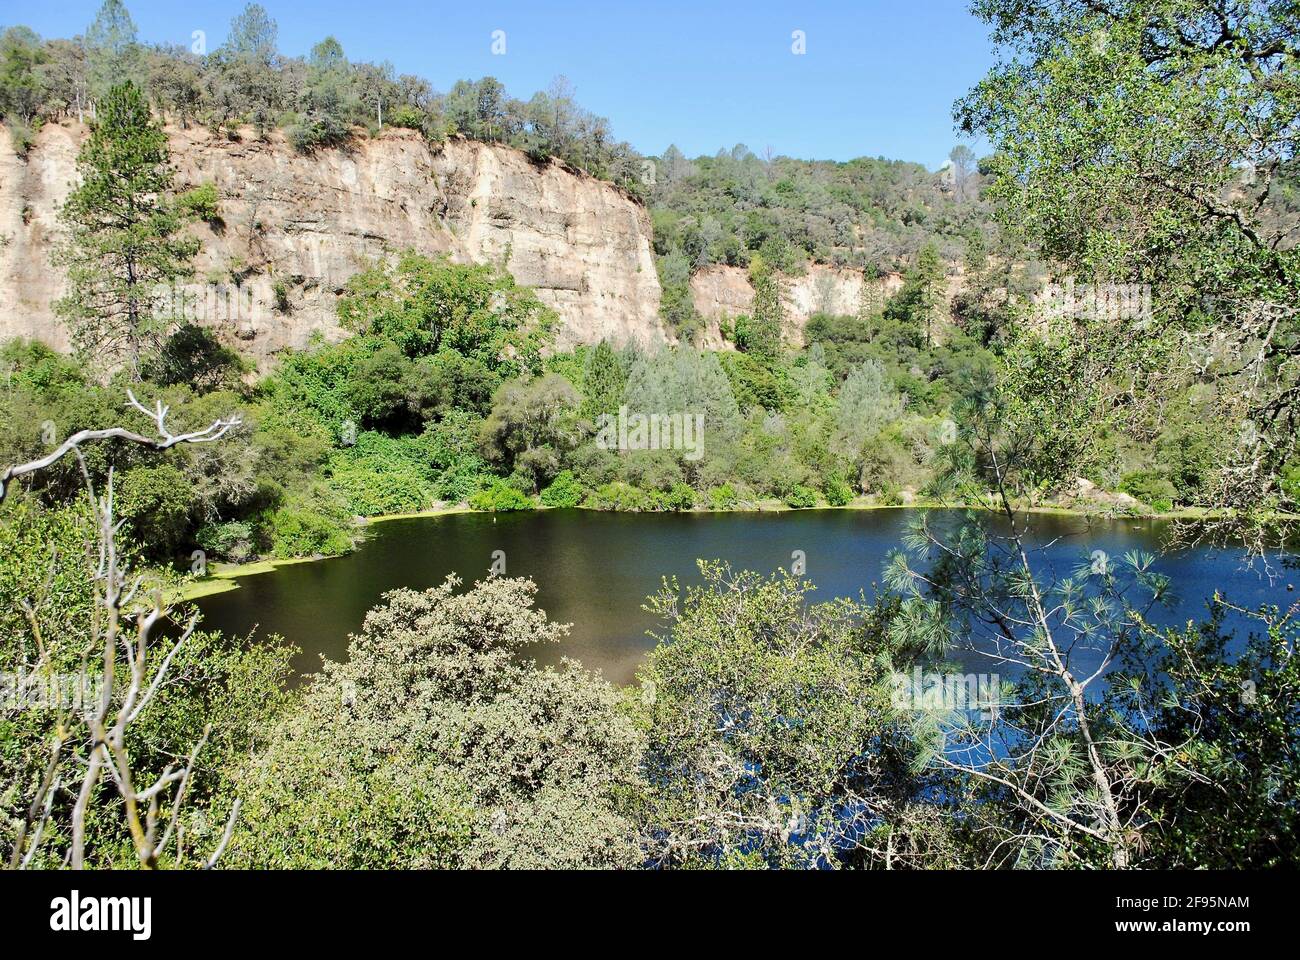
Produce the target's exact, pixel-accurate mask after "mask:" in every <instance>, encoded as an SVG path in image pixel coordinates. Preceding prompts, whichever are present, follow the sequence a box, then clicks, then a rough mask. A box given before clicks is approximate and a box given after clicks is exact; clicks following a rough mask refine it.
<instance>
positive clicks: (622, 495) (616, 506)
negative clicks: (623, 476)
mask: <svg viewBox="0 0 1300 960" xmlns="http://www.w3.org/2000/svg"><path fill="white" fill-rule="evenodd" d="M583 506H585V507H586V508H587V509H589V510H615V511H622V512H632V513H636V512H639V511H642V510H650V509H653V507H654V503H653V502H652V501H651V499H650V496H649V495H648V494H647V493H646V492H645V491H644V490H638V489H637V488H636V487H633V486H630V485H629V484H626V483H620V482H617V481H616V482H614V483H607V484H605V485H604V486H600V487H597V488H596V489H595V490H593V491H591V493H590V494H588V496H587V499H586V501H585V502H584V503H583Z"/></svg>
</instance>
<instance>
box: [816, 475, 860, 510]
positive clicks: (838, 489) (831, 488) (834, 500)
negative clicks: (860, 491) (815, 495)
mask: <svg viewBox="0 0 1300 960" xmlns="http://www.w3.org/2000/svg"><path fill="white" fill-rule="evenodd" d="M822 494H823V496H825V497H826V502H827V503H829V504H830V505H831V506H832V507H844V506H848V504H850V503H852V502H853V488H852V487H850V486H849V485H848V484H847V483H845V482H844V481H843V480H842V479H841V478H839V477H832V478H831V479H830V480H828V481H827V482H826V488H825V490H823V491H822Z"/></svg>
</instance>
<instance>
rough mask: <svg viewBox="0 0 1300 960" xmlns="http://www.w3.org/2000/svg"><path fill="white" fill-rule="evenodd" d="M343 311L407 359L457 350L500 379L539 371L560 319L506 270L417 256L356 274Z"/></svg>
mask: <svg viewBox="0 0 1300 960" xmlns="http://www.w3.org/2000/svg"><path fill="white" fill-rule="evenodd" d="M338 313H339V320H340V322H341V323H342V324H343V326H344V327H346V328H347V329H349V330H351V331H353V332H355V333H360V334H364V335H366V336H375V337H382V338H384V339H387V340H391V341H393V342H394V343H396V344H397V345H398V346H399V347H401V348H402V351H403V352H404V353H405V354H406V355H407V356H409V357H412V358H416V357H425V356H432V355H434V354H437V353H438V352H439V351H442V350H454V351H456V352H457V353H460V354H461V355H462V356H464V357H466V358H469V359H473V360H476V361H478V362H479V363H481V364H482V365H483V366H484V367H486V368H487V369H488V370H490V371H492V373H493V374H494V375H496V376H498V377H500V378H502V379H504V378H506V377H512V376H517V375H518V374H520V373H522V372H531V373H536V372H538V371H539V370H540V369H541V365H542V362H541V354H542V350H543V349H544V348H545V347H546V346H547V345H548V344H549V343H550V336H551V330H552V328H553V327H554V324H555V314H554V313H553V312H552V311H551V310H549V309H548V308H547V307H545V306H544V305H543V304H542V302H541V301H540V300H538V299H537V296H536V294H534V293H533V291H532V290H530V289H529V288H527V287H518V286H516V285H515V282H514V279H513V278H511V276H510V275H509V274H508V273H505V272H503V271H500V270H497V269H495V268H494V267H492V266H489V265H477V266H470V265H465V264H455V263H451V262H450V261H448V260H447V259H445V258H437V259H430V258H429V257H425V256H421V255H419V254H416V253H406V254H403V255H402V256H401V257H399V258H398V261H397V263H396V264H395V265H390V264H387V263H385V264H381V265H379V266H376V267H373V268H371V269H369V270H363V271H361V272H360V273H358V274H356V275H355V276H353V277H352V279H350V280H349V281H348V284H347V293H346V294H345V295H344V297H343V298H342V300H340V302H339V308H338Z"/></svg>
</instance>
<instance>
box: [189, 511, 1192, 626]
mask: <svg viewBox="0 0 1300 960" xmlns="http://www.w3.org/2000/svg"><path fill="white" fill-rule="evenodd" d="M560 509H573V510H582V511H585V512H590V513H628V512H642V511H621V510H593V509H591V508H589V507H571V508H564V507H547V506H541V505H539V506H537V507H534V509H533V510H531V511H530V510H513V511H492V510H475V509H474V508H473V507H470V506H468V505H465V504H461V505H457V506H454V507H438V508H434V509H431V510H417V511H413V512H409V513H387V514H380V515H379V516H375V517H366V518H364V520H365V522H364V523H359V524H357V526H358V527H359V528H361V529H364V528H365V527H369V526H371V525H373V524H377V523H388V522H389V521H392V520H422V519H430V518H433V517H445V516H451V515H454V514H466V513H480V514H485V515H486V514H488V513H498V512H504V513H533V512H541V511H545V510H560ZM829 510H853V511H864V512H865V511H870V510H984V511H988V512H999V511H998V509H997V508H995V507H990V506H986V505H982V504H962V503H957V504H954V503H943V502H941V501H937V500H916V501H913V502H912V503H873V502H871V501H870V500H868V499H867V498H865V497H860V498H858V499H857V500H855V501H853V502H852V503H847V504H845V505H844V506H840V507H832V506H829V505H825V506H817V507H790V506H786V505H785V504H784V503H782V502H781V501H779V500H764V501H758V502H757V503H756V505H754V506H748V507H745V508H737V509H731V510H714V509H712V508H711V507H696V508H694V509H691V510H680V511H673V512H675V513H709V514H713V513H718V514H723V513H746V514H749V513H815V512H819V511H829ZM650 512H654V511H650ZM1016 512H1017V513H1028V514H1042V515H1049V516H1052V515H1054V516H1074V517H1080V518H1082V519H1087V518H1098V519H1104V520H1165V521H1172V520H1204V519H1207V518H1210V517H1213V516H1214V515H1215V511H1214V510H1212V509H1209V508H1184V509H1182V510H1174V511H1171V512H1169V513H1151V514H1116V513H1107V512H1106V511H1104V510H1081V509H1079V508H1078V507H1069V506H1062V505H1059V504H1043V505H1039V506H1033V507H1017V508H1016ZM346 555H347V554H341V553H335V554H316V555H314V556H310V557H290V558H288V559H285V560H276V559H270V558H267V559H259V560H250V561H248V562H247V563H216V562H214V563H212V564H211V565H210V570H211V572H210V573H209V574H208V575H207V576H205V577H203V578H201V579H198V580H187V581H184V582H183V583H182V585H181V588H180V589H179V590H178V591H177V594H176V597H175V602H178V603H186V602H189V601H193V600H199V599H202V598H204V597H211V596H216V595H218V594H222V593H228V592H230V591H231V590H238V589H239V586H240V584H239V583H238V581H239V580H240V579H241V578H243V577H253V576H258V575H260V574H264V573H274V572H275V571H276V570H278V569H279V568H280V567H287V566H292V565H295V564H300V563H315V562H317V561H320V560H329V559H332V558H335V557H341V556H346Z"/></svg>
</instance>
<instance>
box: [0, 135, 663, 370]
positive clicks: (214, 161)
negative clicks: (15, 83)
mask: <svg viewBox="0 0 1300 960" xmlns="http://www.w3.org/2000/svg"><path fill="white" fill-rule="evenodd" d="M3 134H4V131H0V142H2V144H3V145H2V146H0V337H10V336H30V337H37V338H39V339H41V340H44V341H46V342H48V343H50V344H51V345H53V346H56V347H61V348H65V347H66V346H67V344H68V340H67V332H66V331H65V330H64V329H63V328H62V325H61V324H60V323H59V322H58V320H57V319H56V318H55V316H54V313H53V309H52V304H53V302H54V301H55V300H56V299H57V298H58V297H59V296H60V295H61V294H62V292H63V286H64V283H63V278H62V276H61V271H59V270H57V269H56V268H54V267H52V266H51V265H50V252H51V249H52V247H53V244H54V243H55V242H56V241H57V239H58V236H59V233H60V230H59V225H58V219H57V210H58V207H59V205H60V204H61V203H62V202H63V201H64V199H65V198H66V197H67V194H68V192H69V190H70V189H71V187H72V184H73V181H74V179H75V176H76V168H75V160H76V153H77V149H78V147H79V144H80V141H81V138H82V137H83V136H84V130H83V129H82V128H80V127H78V126H76V125H58V124H50V125H47V126H46V127H45V128H44V129H43V130H42V131H41V133H40V136H39V138H38V140H37V143H36V146H35V148H34V149H33V150H32V152H31V154H30V156H29V158H28V159H27V160H26V161H24V160H21V159H19V158H18V157H17V156H15V155H14V153H13V149H12V147H11V146H10V143H9V137H8V136H7V135H3ZM170 136H171V146H172V159H173V162H174V164H175V166H176V168H177V173H178V176H177V185H178V187H181V188H185V187H189V186H196V185H198V184H200V183H204V182H213V183H215V184H216V186H217V189H218V192H219V194H220V205H221V222H220V223H219V224H218V225H216V226H215V227H208V226H200V227H196V228H195V229H197V230H198V232H199V234H200V239H201V240H202V243H203V247H202V253H201V254H200V256H199V258H198V259H197V260H196V275H195V277H194V282H195V284H197V285H200V286H204V287H205V288H206V289H207V290H208V291H209V293H210V292H211V291H212V290H213V289H214V288H217V287H218V285H221V287H222V288H224V291H225V292H233V291H235V290H238V291H239V294H238V295H237V296H231V297H228V298H226V299H223V300H222V303H221V306H220V307H219V308H218V309H216V310H212V309H208V310H206V311H205V314H206V316H205V319H206V320H207V321H208V322H211V323H213V325H215V326H217V327H219V328H220V329H222V331H223V333H224V334H226V335H227V336H228V337H229V338H231V339H235V340H238V341H240V343H239V346H240V348H241V349H242V350H244V351H245V352H247V353H249V354H251V355H252V356H254V357H255V358H257V359H258V360H259V361H265V360H266V359H267V358H269V357H270V356H271V355H273V354H274V353H276V352H277V351H279V350H282V349H284V348H286V347H299V346H302V345H303V344H305V343H307V341H308V340H309V339H310V338H311V336H312V335H313V334H315V333H317V332H319V333H320V334H322V335H323V336H325V337H326V338H327V339H336V338H338V337H341V336H342V335H343V332H342V331H341V330H340V329H339V327H338V325H337V322H336V320H335V305H336V301H337V298H338V295H339V293H340V292H341V290H342V288H343V285H344V284H345V283H346V281H347V279H348V278H349V277H351V276H352V275H353V274H354V273H356V272H357V271H358V270H360V269H362V268H363V267H365V266H366V265H367V264H368V263H370V262H373V261H374V260H375V259H376V258H378V257H382V256H385V255H388V254H392V253H396V252H398V251H400V250H403V249H408V248H409V249H413V250H416V251H418V252H421V253H426V254H438V253H445V254H448V255H450V256H451V257H452V259H454V260H457V261H459V262H474V263H484V262H496V263H501V264H504V265H505V266H506V267H507V269H509V270H510V272H511V273H512V274H513V275H514V276H515V278H516V279H517V280H518V281H519V282H520V283H522V284H526V285H528V286H531V287H534V288H536V290H537V293H538V296H539V297H540V298H541V299H542V300H543V301H544V302H546V303H547V304H548V305H549V306H551V307H553V308H554V309H555V310H556V312H557V313H558V314H559V317H560V327H559V331H558V341H559V344H560V345H561V346H566V345H569V344H572V343H594V342H597V341H599V340H600V339H602V338H609V339H611V340H613V341H616V342H619V343H623V342H627V341H629V340H631V341H638V342H643V343H649V342H654V341H657V340H663V339H665V338H666V336H667V335H666V333H665V331H664V329H663V326H662V324H661V323H660V320H659V316H658V310H659V281H658V276H657V275H656V273H655V265H654V255H653V252H652V249H651V243H650V237H651V230H650V222H649V217H648V215H647V214H646V211H645V209H644V208H643V207H641V206H640V205H638V204H636V203H635V202H633V201H632V200H631V199H629V198H628V197H627V196H625V195H624V194H623V193H622V192H621V191H619V190H618V189H616V188H614V187H612V186H610V185H609V184H607V183H603V182H601V181H599V180H596V179H594V178H591V177H588V176H586V175H583V174H580V173H575V172H573V171H571V170H569V169H568V168H566V167H564V166H563V165H562V164H559V163H556V162H551V163H543V164H537V163H533V162H532V161H530V160H529V159H528V157H527V156H526V155H524V154H523V153H521V152H519V151H517V150H514V149H511V148H509V147H503V146H496V145H488V144H482V143H477V142H474V141H469V140H461V139H453V140H451V141H449V142H447V143H445V144H443V145H441V146H436V145H435V146H430V145H429V144H427V143H426V142H425V141H424V140H423V138H422V137H420V136H419V135H417V134H415V133H413V132H410V131H403V130H390V131H385V133H384V134H382V135H381V136H380V137H378V138H375V139H362V140H358V141H357V142H356V143H355V144H353V145H352V146H351V147H350V148H349V149H345V150H344V149H340V150H325V151H320V152H318V153H316V154H313V155H302V154H298V153H296V152H295V151H294V150H292V149H291V148H290V147H289V146H288V144H286V143H285V142H284V141H283V139H282V138H280V137H279V136H278V135H277V136H275V137H274V138H273V139H272V140H271V141H269V142H259V141H257V140H254V139H252V138H251V137H245V138H244V139H243V140H240V141H230V140H226V139H214V138H213V137H211V136H210V135H209V134H208V133H207V132H206V131H202V130H188V131H182V130H172V131H170ZM236 281H238V287H236ZM280 293H282V294H283V295H284V296H283V297H281V296H280V295H279V294H280ZM214 299H215V298H214V297H211V296H210V297H209V305H211V302H212V300H214ZM285 299H287V304H286V303H285V302H284V301H285ZM213 314H215V315H213Z"/></svg>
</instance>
